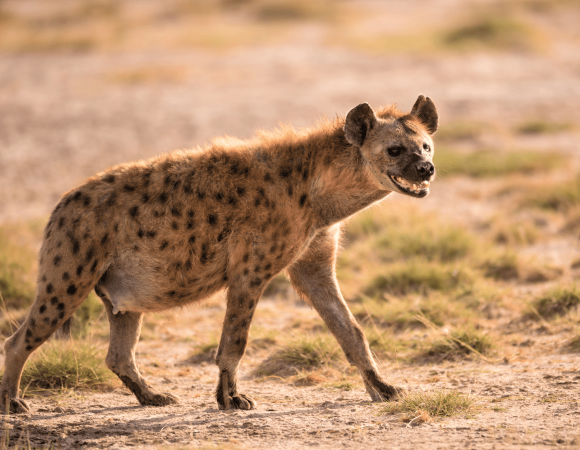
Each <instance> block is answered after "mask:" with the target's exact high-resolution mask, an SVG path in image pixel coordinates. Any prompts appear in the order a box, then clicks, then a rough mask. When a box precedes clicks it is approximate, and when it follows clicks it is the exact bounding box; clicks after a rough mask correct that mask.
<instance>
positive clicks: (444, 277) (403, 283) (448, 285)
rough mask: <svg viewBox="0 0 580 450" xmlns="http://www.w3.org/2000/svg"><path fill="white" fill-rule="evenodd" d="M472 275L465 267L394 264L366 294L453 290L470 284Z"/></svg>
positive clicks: (379, 276) (376, 278)
mask: <svg viewBox="0 0 580 450" xmlns="http://www.w3.org/2000/svg"><path fill="white" fill-rule="evenodd" d="M470 282H471V276H470V275H469V274H468V272H467V271H465V270H464V269H462V268H453V267H449V266H442V265H440V264H431V263H419V262H411V263H409V264H397V265H391V266H390V267H389V268H388V270H386V273H384V274H380V275H377V276H376V277H374V278H373V279H372V280H371V282H370V284H369V286H367V288H366V289H365V291H364V293H365V294H366V295H368V296H369V297H375V296H378V295H381V294H383V293H389V294H394V295H405V294H409V293H413V292H414V293H421V294H424V295H426V294H427V293H428V292H429V291H449V290H451V289H454V288H457V287H459V286H460V285H468V284H469V283H470Z"/></svg>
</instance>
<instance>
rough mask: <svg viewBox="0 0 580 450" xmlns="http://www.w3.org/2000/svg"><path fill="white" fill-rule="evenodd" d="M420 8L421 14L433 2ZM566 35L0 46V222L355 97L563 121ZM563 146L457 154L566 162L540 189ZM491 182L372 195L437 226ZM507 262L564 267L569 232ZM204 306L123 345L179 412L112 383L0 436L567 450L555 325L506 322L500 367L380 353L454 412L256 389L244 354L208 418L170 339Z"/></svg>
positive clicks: (273, 324)
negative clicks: (380, 47)
mask: <svg viewBox="0 0 580 450" xmlns="http://www.w3.org/2000/svg"><path fill="white" fill-rule="evenodd" d="M432 3H434V4H435V3H437V2H432ZM452 3H453V2H449V1H448V2H439V4H440V5H447V6H449V5H451V4H452ZM399 8H402V9H404V8H403V7H402V6H400V5H399ZM405 11H406V10H405ZM433 12H434V13H435V12H438V14H439V15H440V11H439V8H438V7H435V6H433ZM428 15H429V11H423V12H422V17H423V16H428ZM405 17H407V22H409V23H412V22H411V21H410V19H409V18H408V15H407V16H405ZM437 17H439V16H437ZM561 20H562V21H563V23H564V22H565V18H561ZM564 25H565V23H564ZM564 25H562V26H563V27H564ZM575 43H576V44H577V42H576V41H571V42H570V45H564V44H559V45H558V46H557V48H555V49H554V50H553V51H551V52H537V53H534V52H532V53H501V52H499V53H493V52H492V53H474V54H445V55H441V54H438V55H405V54H400V53H394V54H390V55H388V56H372V55H369V54H365V53H361V52H357V51H355V50H351V49H345V48H339V47H336V46H332V45H330V46H329V45H326V44H325V43H323V42H321V40H320V39H319V38H318V32H317V29H316V27H314V26H312V25H304V26H303V27H302V28H300V29H299V32H297V38H296V40H295V41H294V42H293V43H285V44H276V45H264V46H259V47H247V48H241V49H233V50H229V51H223V52H209V51H205V50H198V49H169V50H167V49H164V50H156V51H142V50H138V51H132V52H89V53H74V52H73V53H70V52H56V53H49V54H45V53H25V54H8V53H2V54H0V223H11V222H15V223H17V222H19V221H28V220H46V219H47V217H48V215H49V214H50V212H51V210H52V209H53V208H54V206H55V205H56V203H57V202H58V200H59V198H60V196H61V195H62V193H63V192H66V191H68V190H70V189H72V188H73V187H75V186H76V185H78V184H80V183H82V182H83V180H84V179H85V178H86V177H88V176H91V175H93V174H95V173H97V172H98V171H101V170H103V169H105V168H107V167H109V166H111V165H114V164H118V163H122V162H126V161H131V160H135V159H140V158H147V157H151V156H154V155H156V154H158V153H160V152H164V151H171V150H173V149H176V148H190V147H193V146H196V145H201V144H203V143H205V142H208V141H209V140H211V139H212V138H214V137H218V136H222V135H232V136H236V137H239V138H247V137H250V136H252V135H253V133H254V132H255V131H256V130H257V129H261V128H263V129H269V128H272V127H275V126H276V125H278V124H279V123H289V124H291V125H293V126H297V127H300V126H308V125H310V124H313V123H315V121H316V120H317V119H318V118H320V117H321V116H323V115H325V116H327V117H334V116H336V115H344V114H345V113H346V112H347V111H348V110H349V109H350V108H351V107H353V106H355V105H357V104H358V103H361V102H364V101H367V102H369V103H370V104H371V105H373V106H376V107H378V106H379V105H382V104H390V103H397V104H398V105H399V106H400V107H401V109H405V110H408V109H409V108H410V107H411V106H412V103H413V102H414V100H415V98H416V97H417V95H418V94H419V93H424V94H426V95H429V96H430V97H431V98H433V99H434V100H435V102H436V104H437V107H438V109H439V112H440V120H441V123H442V124H445V123H446V122H448V123H451V122H457V121H462V120H463V121H481V122H488V123H490V122H491V123H496V124H498V125H499V126H504V127H510V126H515V125H516V124H518V123H521V122H522V121H525V120H528V119H533V118H538V117H542V118H546V119H550V120H554V121H568V122H572V123H575V124H579V123H580V108H579V107H578V105H579V104H580V45H576V44H575ZM160 68H161V69H163V70H161V72H159V69H160ZM135 73H137V74H138V75H139V76H137V77H136V78H135V76H134V75H135ZM159 73H161V75H159ZM143 74H145V75H143ZM151 74H152V75H151ZM579 138H580V134H579V133H578V129H577V128H576V129H575V130H571V131H567V132H563V133H558V134H553V135H548V136H546V135H525V136H524V135H518V136H511V135H510V136H508V137H506V136H501V135H500V136H498V135H497V134H493V135H490V136H483V137H481V138H480V141H478V142H477V143H475V144H474V143H467V144H465V145H466V146H467V147H470V146H474V145H476V146H482V147H487V148H489V147H499V148H507V147H510V148H535V149H540V150H545V151H552V150H553V149H557V150H558V151H559V152H562V153H565V154H568V155H569V156H570V158H571V159H570V163H569V165H568V166H567V167H565V168H564V169H562V170H561V172H555V173H553V174H552V175H551V176H552V177H553V178H558V177H563V176H564V175H565V174H569V173H570V172H573V171H577V170H578V169H579V168H580V151H579V150H580V149H579V145H578V142H579ZM435 142H437V140H436V139H435ZM542 176H543V175H542ZM538 180H540V182H541V180H542V178H541V177H539V178H538ZM494 183H497V181H487V180H485V179H468V178H465V177H454V178H453V177H448V176H446V174H445V173H440V174H439V176H438V180H437V181H435V182H434V183H433V184H432V190H431V195H430V196H429V197H428V198H426V199H424V200H420V201H417V200H413V199H409V198H402V197H401V196H398V197H396V198H395V197H393V198H389V199H387V200H386V202H389V204H390V206H391V207H393V208H396V207H397V205H399V204H404V205H407V204H413V205H415V206H416V207H417V208H419V209H421V210H423V211H429V212H430V213H432V214H434V215H436V216H438V217H441V218H442V220H444V221H451V222H453V223H455V224H459V225H465V226H468V225H469V226H474V224H477V223H479V222H481V221H483V220H484V219H486V218H490V217H493V216H495V215H497V214H498V213H499V214H501V211H502V208H503V204H502V199H501V198H500V197H498V196H493V197H488V196H487V195H486V193H487V192H490V191H492V190H493V188H494ZM526 251H528V252H530V253H533V254H535V255H537V256H539V257H540V258H542V259H543V260H546V261H550V262H555V263H558V264H560V265H562V266H565V267H569V266H570V264H571V262H572V261H574V260H576V259H578V257H579V256H580V249H579V248H578V245H577V239H576V237H571V236H564V237H559V238H558V239H551V240H549V241H547V242H542V244H541V245H536V246H533V247H530V248H528V249H526ZM566 276H567V277H569V278H570V279H572V278H573V277H574V274H572V273H569V272H567V273H566ZM521 289H522V290H530V289H536V287H532V286H527V285H526V286H522V287H521ZM315 314H316V313H315V312H313V311H312V310H310V309H309V308H308V307H306V306H305V305H303V304H301V303H299V302H297V301H296V299H295V298H294V297H292V298H290V299H288V300H287V301H283V300H282V299H277V300H273V299H264V301H262V302H261V304H260V305H259V307H258V310H257V313H256V319H255V320H256V323H257V325H259V326H262V327H265V328H268V327H269V328H272V329H275V328H279V329H281V328H282V327H280V322H284V321H286V322H289V321H291V320H293V319H294V318H296V317H300V318H302V319H304V320H309V319H311V318H313V317H314V316H315ZM206 315H211V317H212V319H211V321H210V322H211V325H212V326H215V327H218V326H219V323H220V320H221V319H220V317H222V316H223V309H221V306H219V303H218V306H214V307H211V308H207V309H201V308H198V309H192V310H186V311H184V312H183V314H181V313H180V317H179V320H177V319H176V318H175V317H173V316H167V317H165V316H164V317H161V318H158V319H155V320H159V321H160V322H159V324H158V327H157V328H156V330H157V331H156V333H153V334H151V333H150V334H149V336H148V338H147V339H146V340H143V341H142V342H141V343H140V344H139V353H138V359H139V364H140V367H141V369H142V370H143V372H144V373H145V374H146V375H147V377H148V379H149V381H150V382H151V384H153V385H155V386H157V387H159V389H160V390H164V391H168V392H171V393H173V394H177V395H178V396H179V397H180V398H181V404H180V405H177V406H167V407H161V408H153V407H141V406H139V405H138V403H137V400H136V399H135V398H134V397H133V396H132V395H131V394H130V393H129V391H128V390H127V389H125V388H123V387H121V386H119V387H118V388H116V389H115V390H113V391H112V392H107V393H91V392H77V393H73V394H70V393H69V394H68V395H66V396H63V395H57V396H40V397H33V398H32V399H31V400H30V403H31V405H32V410H33V412H32V414H30V415H28V416H22V417H14V416H11V417H10V418H9V419H7V420H6V421H5V427H7V429H8V430H9V439H10V443H11V444H16V443H18V442H24V443H25V442H27V441H29V442H30V443H31V445H32V447H42V446H46V445H53V448H63V449H68V448H109V449H123V448H129V447H130V448H189V447H202V448H206V447H207V448H215V447H216V446H217V447H218V448H234V449H235V448H248V449H254V448H255V449H267V448H280V449H298V448H305V447H319V448H386V447H388V448H393V449H416V448H429V449H455V448H457V449H459V448H461V449H466V448H469V449H472V448H473V449H496V448H497V449H499V448H502V449H503V448H506V449H511V448H513V449H522V448H532V447H533V448H538V449H541V448H548V447H550V448H552V447H558V448H580V355H579V354H577V353H576V354H562V353H561V352H560V351H559V349H560V348H561V344H562V342H563V341H564V340H565V339H567V338H568V337H569V336H570V335H571V333H572V331H573V330H571V329H563V330H558V331H557V332H547V331H546V329H545V328H543V327H542V326H536V327H533V328H532V329H529V330H521V329H520V330H518V331H517V332H518V333H519V334H517V336H518V338H517V339H515V340H514V342H513V344H512V345H511V347H509V348H507V349H505V350H504V353H503V354H504V355H508V356H507V357H503V358H501V357H500V358H499V359H497V360H496V361H493V362H492V363H487V362H483V361H481V360H475V361H474V360H471V361H463V362H444V363H439V364H436V363H433V364H426V365H425V364H423V365H413V364H400V363H398V362H397V361H396V360H385V361H382V364H381V366H380V367H381V372H382V374H383V375H384V376H385V377H386V379H387V380H388V381H389V382H391V383H393V384H396V385H401V386H404V387H406V388H407V389H408V390H410V391H415V390H429V389H433V388H441V387H446V388H448V389H454V390H459V391H460V392H463V393H467V394H470V395H473V396H474V398H475V399H476V404H477V405H478V410H477V412H475V413H474V414H473V415H470V416H469V417H467V418H466V417H458V418H447V419H441V420H438V421H436V422H434V423H424V424H421V425H418V426H409V425H408V424H407V423H404V422H403V421H402V420H401V417H400V416H399V415H388V414H384V413H382V408H383V405H381V404H376V403H371V402H370V401H369V400H370V398H369V396H368V395H367V394H366V392H365V391H364V388H363V387H362V385H361V384H360V383H359V384H356V383H355V384H354V387H353V388H352V389H350V390H344V389H339V388H336V387H333V386H331V385H326V384H324V383H322V384H317V385H314V386H294V385H292V384H291V383H288V382H286V381H283V380H277V379H274V378H265V379H264V378H256V377H255V376H254V375H252V373H253V370H254V369H255V368H256V367H257V366H258V365H259V363H260V362H261V360H262V359H263V358H264V354H262V353H260V352H257V353H254V354H252V353H251V352H250V353H249V354H248V355H247V356H246V357H245V358H244V359H243V360H242V369H241V382H240V385H241V386H240V390H241V392H244V393H246V394H250V395H251V396H253V397H254V398H255V399H256V400H257V402H258V408H257V409H256V410H255V411H249V412H244V411H235V412H230V411H219V410H218V409H217V403H216V401H215V399H214V394H213V391H214V388H215V382H216V380H217V368H216V367H215V366H214V365H212V364H207V363H202V364H190V363H187V357H188V355H189V354H190V352H191V341H190V342H186V341H184V340H179V339H176V338H175V336H181V337H182V336H183V335H188V336H190V337H191V339H192V340H193V341H195V339H196V336H197V334H196V330H195V327H196V325H193V326H192V325H191V324H192V323H193V324H197V323H198V322H200V321H201V322H203V320H202V319H203V318H204V317H206ZM149 320H153V319H149ZM203 323H205V322H203ZM204 326H205V325H204ZM418 339H420V336H419V337H418ZM526 342H532V343H533V344H534V345H533V347H532V346H530V345H531V344H526ZM0 359H1V360H2V362H3V355H0ZM553 399H557V401H555V400H553Z"/></svg>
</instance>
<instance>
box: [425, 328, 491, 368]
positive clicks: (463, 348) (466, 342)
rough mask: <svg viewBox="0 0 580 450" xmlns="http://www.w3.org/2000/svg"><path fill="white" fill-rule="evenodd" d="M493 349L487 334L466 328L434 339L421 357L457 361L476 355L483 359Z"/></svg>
mask: <svg viewBox="0 0 580 450" xmlns="http://www.w3.org/2000/svg"><path fill="white" fill-rule="evenodd" d="M494 349H495V343H494V341H493V339H491V338H490V337H489V336H488V335H487V334H484V333H482V332H480V331H477V330H476V329H475V328H472V327H467V328H462V329H457V330H454V331H452V332H451V333H450V334H449V335H446V336H443V337H442V338H440V339H436V340H435V341H433V342H432V343H431V344H430V345H429V346H428V347H427V348H426V349H425V350H424V353H423V356H428V357H436V358H437V359H446V360H457V359H461V358H465V357H468V356H473V355H477V354H479V355H482V356H484V357H485V356H488V355H490V354H491V353H492V352H493V350H494Z"/></svg>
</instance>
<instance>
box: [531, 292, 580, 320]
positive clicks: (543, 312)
mask: <svg viewBox="0 0 580 450" xmlns="http://www.w3.org/2000/svg"><path fill="white" fill-rule="evenodd" d="M579 306H580V292H579V291H578V289H576V287H575V286H574V287H572V288H571V289H567V288H561V287H558V288H556V289H554V290H552V291H550V292H548V293H546V294H544V295H542V296H541V297H539V298H537V299H536V300H534V301H533V302H532V304H531V307H532V312H530V313H528V314H527V317H528V318H534V319H539V317H538V315H539V316H540V317H541V318H544V319H553V318H555V317H561V316H565V315H566V314H569V313H570V312H571V311H573V310H577V309H578V307H579Z"/></svg>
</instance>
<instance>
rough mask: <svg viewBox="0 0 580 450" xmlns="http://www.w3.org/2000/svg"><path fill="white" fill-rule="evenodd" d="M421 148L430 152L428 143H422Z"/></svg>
mask: <svg viewBox="0 0 580 450" xmlns="http://www.w3.org/2000/svg"><path fill="white" fill-rule="evenodd" d="M423 150H425V151H427V152H430V151H431V147H429V144H423Z"/></svg>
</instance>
